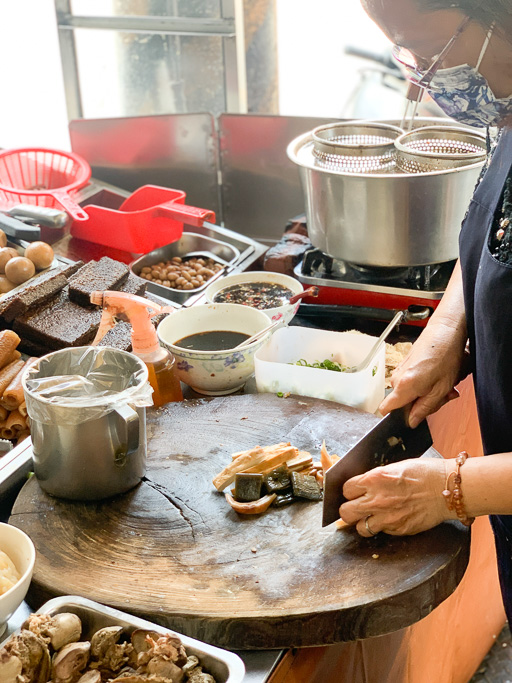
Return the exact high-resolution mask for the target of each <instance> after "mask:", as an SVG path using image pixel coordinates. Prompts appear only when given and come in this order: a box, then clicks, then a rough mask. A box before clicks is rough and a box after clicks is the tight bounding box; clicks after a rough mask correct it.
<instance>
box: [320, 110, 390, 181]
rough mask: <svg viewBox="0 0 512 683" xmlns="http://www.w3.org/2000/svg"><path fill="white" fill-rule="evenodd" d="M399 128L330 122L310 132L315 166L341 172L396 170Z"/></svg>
mask: <svg viewBox="0 0 512 683" xmlns="http://www.w3.org/2000/svg"><path fill="white" fill-rule="evenodd" d="M402 133H403V130H402V129H401V128H398V127H397V126H391V125H389V124H385V123H365V122H364V121H363V122H359V121H348V122H342V123H331V124H328V125H324V126H319V127H318V128H315V129H314V130H313V132H312V138H313V156H314V157H315V165H316V166H319V167H321V168H325V169H327V170H330V171H338V172H344V173H382V172H385V171H391V170H393V169H394V168H395V159H396V148H395V139H396V138H397V137H398V136H399V135H401V134H402Z"/></svg>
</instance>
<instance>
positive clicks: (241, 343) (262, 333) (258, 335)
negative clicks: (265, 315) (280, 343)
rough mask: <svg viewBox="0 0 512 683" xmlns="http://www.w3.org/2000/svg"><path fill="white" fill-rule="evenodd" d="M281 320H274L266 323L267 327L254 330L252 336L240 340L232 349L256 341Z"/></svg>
mask: <svg viewBox="0 0 512 683" xmlns="http://www.w3.org/2000/svg"><path fill="white" fill-rule="evenodd" d="M281 322H282V321H281V320H274V322H273V323H271V324H270V325H267V327H264V328H263V329H262V330H260V331H259V332H256V334H253V335H252V337H249V339H244V341H243V342H240V344H238V345H237V346H234V347H233V348H234V349H241V348H242V347H245V346H248V345H249V344H252V343H253V342H255V341H258V340H259V339H261V338H262V337H264V336H265V335H266V334H267V332H270V330H273V329H274V328H275V327H278V325H280V324H281Z"/></svg>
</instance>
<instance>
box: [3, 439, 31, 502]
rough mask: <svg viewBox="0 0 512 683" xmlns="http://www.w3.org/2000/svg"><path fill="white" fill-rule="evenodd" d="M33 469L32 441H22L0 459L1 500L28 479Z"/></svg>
mask: <svg viewBox="0 0 512 683" xmlns="http://www.w3.org/2000/svg"><path fill="white" fill-rule="evenodd" d="M31 469H32V441H31V440H30V438H28V439H25V440H24V441H22V442H21V443H20V444H19V446H16V447H15V448H13V449H12V451H9V452H8V453H6V454H5V455H2V456H1V457H0V499H1V498H2V497H3V496H5V495H7V494H8V493H9V492H10V491H11V489H12V488H13V487H15V486H17V485H19V484H21V483H23V481H24V480H25V479H26V477H27V474H28V473H29V472H30V470H31Z"/></svg>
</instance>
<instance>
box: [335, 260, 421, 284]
mask: <svg viewBox="0 0 512 683" xmlns="http://www.w3.org/2000/svg"><path fill="white" fill-rule="evenodd" d="M345 266H346V268H347V269H349V270H352V271H353V272H354V276H355V277H359V278H360V279H361V282H387V283H393V282H401V281H403V280H406V279H407V277H408V274H409V268H407V267H405V268H381V267H379V266H360V265H358V264H357V263H345Z"/></svg>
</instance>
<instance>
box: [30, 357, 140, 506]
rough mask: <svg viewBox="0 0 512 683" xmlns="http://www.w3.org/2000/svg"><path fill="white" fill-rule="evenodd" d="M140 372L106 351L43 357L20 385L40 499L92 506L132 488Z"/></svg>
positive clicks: (135, 363) (136, 472) (131, 360)
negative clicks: (53, 498) (43, 495)
mask: <svg viewBox="0 0 512 683" xmlns="http://www.w3.org/2000/svg"><path fill="white" fill-rule="evenodd" d="M147 380H148V371H147V368H146V366H145V364H144V363H143V362H142V361H141V360H140V359H139V358H137V357H136V356H134V355H133V354H131V353H126V352H125V351H119V350H118V349H113V348H109V347H103V348H98V347H78V348H71V349H64V350H62V351H56V352H55V353H51V354H48V355H47V356H43V357H42V358H41V359H39V361H37V363H36V364H34V365H33V366H31V367H30V368H29V369H28V370H27V371H26V373H25V375H24V377H23V388H24V390H25V397H26V401H27V410H28V414H29V417H30V425H31V434H32V443H33V451H34V472H35V475H36V477H37V479H38V481H39V484H40V485H41V488H42V489H44V490H45V491H46V492H47V493H50V494H51V495H53V496H57V497H59V498H68V499H73V500H84V501H87V500H100V499H103V498H109V497H111V496H115V495H117V494H119V493H123V492H125V491H128V490H129V489H131V488H132V487H134V486H135V485H136V484H138V483H139V482H140V480H141V478H142V477H143V476H144V473H145V464H146V408H145V406H146V405H151V388H150V386H149V383H148V381H147Z"/></svg>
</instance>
